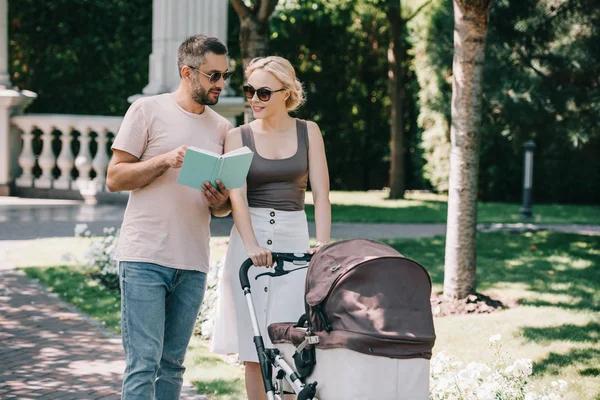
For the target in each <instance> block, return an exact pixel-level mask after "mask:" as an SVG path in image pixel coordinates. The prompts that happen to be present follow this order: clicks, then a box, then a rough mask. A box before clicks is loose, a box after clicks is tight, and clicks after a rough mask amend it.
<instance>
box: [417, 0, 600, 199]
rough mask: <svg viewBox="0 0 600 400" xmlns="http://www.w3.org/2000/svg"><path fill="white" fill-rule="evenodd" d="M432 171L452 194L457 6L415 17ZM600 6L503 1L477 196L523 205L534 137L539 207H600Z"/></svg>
mask: <svg viewBox="0 0 600 400" xmlns="http://www.w3.org/2000/svg"><path fill="white" fill-rule="evenodd" d="M415 25H416V26H415V27H413V32H415V36H414V37H415V39H416V54H417V60H416V63H417V68H416V71H417V73H418V75H419V82H420V85H421V88H422V90H421V93H420V99H421V102H420V104H421V108H420V110H421V114H420V116H419V119H420V123H421V126H422V127H423V129H424V132H423V138H424V143H423V147H424V151H425V158H426V160H427V161H426V166H425V173H426V177H427V178H428V179H429V180H430V181H431V183H432V185H433V186H434V187H435V188H436V189H438V190H440V191H447V189H448V187H447V181H448V163H449V161H448V160H449V159H448V156H449V154H450V152H449V143H450V138H449V122H450V102H451V100H450V93H451V91H450V82H451V78H452V70H451V65H452V50H451V49H452V47H451V43H450V40H451V38H452V32H453V25H452V9H451V8H450V3H449V2H436V3H435V7H433V8H432V9H431V10H428V12H427V13H426V15H424V16H422V17H420V18H418V21H415ZM597 26H600V9H599V8H598V7H597V3H596V2H594V1H590V0H560V1H538V0H522V1H515V0H511V1H509V0H498V1H496V2H495V5H494V7H493V8H492V10H491V13H490V27H489V33H488V44H487V49H488V50H487V55H486V59H487V61H486V69H485V71H484V78H483V81H484V97H483V105H482V107H483V118H482V127H481V136H482V141H481V157H480V174H479V191H478V195H479V198H480V199H483V200H488V201H489V200H495V201H520V196H521V186H522V172H523V171H522V151H523V150H522V144H523V143H524V142H525V141H527V140H529V139H534V140H535V142H536V145H537V148H536V162H535V164H534V187H533V188H534V199H535V201H537V202H540V201H544V202H582V203H598V202H600V180H598V179H597V177H598V176H599V175H600V163H599V162H598V161H597V157H596V156H594V154H597V153H598V151H599V149H600V132H599V125H598V123H597V119H596V118H595V115H598V113H599V112H600V85H599V81H598V79H599V77H600V73H599V71H600V48H599V46H597V43H598V41H600V30H598V29H596V28H595V27H597Z"/></svg>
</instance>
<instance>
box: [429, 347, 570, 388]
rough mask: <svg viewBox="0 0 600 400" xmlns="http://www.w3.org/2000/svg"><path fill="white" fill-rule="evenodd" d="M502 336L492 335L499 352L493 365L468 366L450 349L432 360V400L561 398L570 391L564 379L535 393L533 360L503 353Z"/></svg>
mask: <svg viewBox="0 0 600 400" xmlns="http://www.w3.org/2000/svg"><path fill="white" fill-rule="evenodd" d="M500 339H501V336H500V335H494V336H492V337H490V339H489V340H490V346H491V347H492V348H493V349H494V352H495V354H496V361H494V362H493V363H491V364H486V363H478V362H471V363H469V364H467V365H466V366H463V364H462V363H460V362H458V361H455V360H454V359H452V357H450V356H449V355H448V354H447V353H446V352H440V353H438V354H436V355H435V356H434V357H433V358H432V359H431V370H430V373H431V379H430V399H431V400H450V399H452V400H561V399H563V398H564V396H565V394H566V393H567V390H568V384H567V382H565V381H564V380H558V381H555V382H552V384H551V386H550V387H549V388H545V389H543V390H542V391H541V392H535V391H533V390H531V389H530V388H529V380H530V377H531V374H532V373H533V364H532V362H531V360H530V359H525V358H521V359H518V360H515V361H513V362H511V361H510V360H508V359H506V358H505V357H504V356H503V355H502V354H501V352H500V348H501V345H500Z"/></svg>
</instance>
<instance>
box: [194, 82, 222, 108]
mask: <svg viewBox="0 0 600 400" xmlns="http://www.w3.org/2000/svg"><path fill="white" fill-rule="evenodd" d="M192 100H194V101H195V102H196V103H198V104H202V105H205V106H212V105H214V104H217V102H218V101H219V98H218V97H217V98H216V99H215V100H212V99H211V98H210V97H208V91H207V90H206V89H204V88H203V87H202V86H201V85H200V84H196V85H194V87H193V88H192Z"/></svg>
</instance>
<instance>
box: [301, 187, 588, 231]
mask: <svg viewBox="0 0 600 400" xmlns="http://www.w3.org/2000/svg"><path fill="white" fill-rule="evenodd" d="M386 197H387V192H386V191H368V192H337V191H336V192H331V195H330V199H331V211H332V217H333V220H334V221H335V222H389V223H420V222H423V223H436V222H437V223H444V222H446V218H447V214H448V207H447V203H446V197H445V196H440V195H433V194H421V193H409V194H407V198H406V199H405V200H388V199H386ZM306 203H307V205H306V212H307V215H308V218H309V220H314V207H313V205H312V196H311V195H310V193H309V194H307V196H306ZM520 207H521V205H520V204H513V203H481V202H480V203H479V208H478V222H480V223H494V222H502V223H516V222H522V221H521V220H520V219H519V208H520ZM533 216H534V219H533V221H532V222H535V223H544V224H600V207H598V206H591V205H587V206H586V205H561V204H539V205H538V204H534V205H533Z"/></svg>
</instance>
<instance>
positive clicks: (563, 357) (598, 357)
mask: <svg viewBox="0 0 600 400" xmlns="http://www.w3.org/2000/svg"><path fill="white" fill-rule="evenodd" d="M599 363H600V350H598V349H593V348H587V349H572V350H571V351H569V352H568V353H565V354H558V353H554V352H551V353H550V354H548V356H547V357H546V358H544V359H543V360H540V361H537V362H536V363H535V364H534V365H533V374H534V375H545V374H548V375H556V376H559V375H560V374H561V373H563V371H564V369H565V368H566V367H569V366H576V368H577V372H578V373H579V375H581V376H600V369H599V368H598V364H599Z"/></svg>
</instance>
